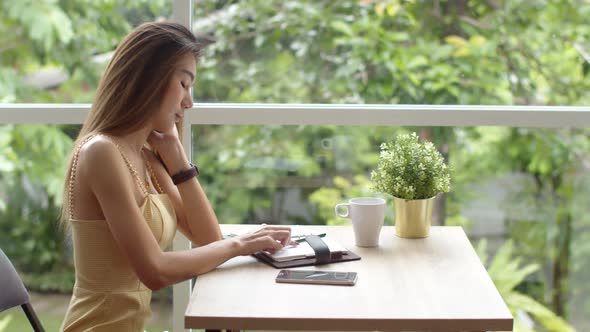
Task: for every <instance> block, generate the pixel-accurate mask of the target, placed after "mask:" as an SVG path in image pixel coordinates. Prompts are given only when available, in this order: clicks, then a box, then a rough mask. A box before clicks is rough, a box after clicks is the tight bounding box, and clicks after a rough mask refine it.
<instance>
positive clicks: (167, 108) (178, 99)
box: [153, 54, 197, 132]
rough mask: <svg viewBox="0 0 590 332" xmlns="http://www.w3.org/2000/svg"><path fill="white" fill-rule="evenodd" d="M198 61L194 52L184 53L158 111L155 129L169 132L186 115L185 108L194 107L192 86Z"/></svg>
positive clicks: (154, 124)
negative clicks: (193, 54)
mask: <svg viewBox="0 0 590 332" xmlns="http://www.w3.org/2000/svg"><path fill="white" fill-rule="evenodd" d="M196 67H197V63H196V61H195V58H194V57H193V56H192V54H186V55H184V56H183V57H182V58H181V59H180V61H179V63H178V66H177V68H176V69H175V71H174V73H173V74H172V78H171V80H170V82H168V87H167V89H166V92H165V93H164V95H163V98H162V101H161V103H160V109H159V110H158V112H156V115H155V118H154V123H153V127H154V128H153V129H154V130H156V131H160V132H167V131H169V130H170V129H172V127H173V126H174V124H175V123H176V122H179V121H180V120H181V119H182V118H183V117H184V110H185V109H187V108H190V107H192V105H193V99H192V96H191V91H190V88H191V86H192V85H193V83H194V81H195V71H196V70H195V69H196Z"/></svg>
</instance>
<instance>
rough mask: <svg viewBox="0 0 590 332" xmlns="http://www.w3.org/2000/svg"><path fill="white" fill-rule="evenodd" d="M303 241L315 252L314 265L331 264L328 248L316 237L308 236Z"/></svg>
mask: <svg viewBox="0 0 590 332" xmlns="http://www.w3.org/2000/svg"><path fill="white" fill-rule="evenodd" d="M305 241H307V243H309V246H310V247H311V248H312V249H313V251H314V252H315V260H316V265H320V264H328V263H330V262H332V256H331V254H330V248H328V245H327V244H326V243H325V242H324V241H322V239H321V238H320V237H319V236H317V235H308V236H306V237H305Z"/></svg>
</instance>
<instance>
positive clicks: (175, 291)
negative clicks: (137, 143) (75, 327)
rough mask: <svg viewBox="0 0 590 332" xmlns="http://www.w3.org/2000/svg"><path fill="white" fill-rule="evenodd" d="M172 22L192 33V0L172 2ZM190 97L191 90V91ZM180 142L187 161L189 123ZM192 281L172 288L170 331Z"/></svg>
mask: <svg viewBox="0 0 590 332" xmlns="http://www.w3.org/2000/svg"><path fill="white" fill-rule="evenodd" d="M172 10H173V11H172V20H173V21H174V22H176V23H180V24H182V25H184V26H185V27H186V28H187V29H189V30H190V31H192V24H193V22H192V21H193V20H192V17H193V2H192V0H174V3H173V9H172ZM191 95H192V89H191ZM182 142H183V145H184V151H185V152H186V155H187V157H188V159H189V160H192V159H191V157H192V156H191V152H192V149H191V124H190V121H182ZM190 247H191V243H190V241H189V240H188V239H187V238H186V237H185V236H184V235H183V234H182V233H180V232H177V233H176V236H175V237H174V242H173V243H172V248H173V250H175V251H179V250H187V249H190ZM191 283H192V281H191V280H187V281H183V282H181V283H178V284H175V285H174V286H173V287H172V331H173V332H181V331H185V328H184V312H185V310H186V308H187V305H188V301H189V298H190V294H191V289H192V287H191V286H192V285H191Z"/></svg>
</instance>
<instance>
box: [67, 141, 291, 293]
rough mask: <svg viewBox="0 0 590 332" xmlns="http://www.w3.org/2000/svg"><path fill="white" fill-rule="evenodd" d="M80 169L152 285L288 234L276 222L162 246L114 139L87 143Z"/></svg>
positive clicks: (273, 244)
mask: <svg viewBox="0 0 590 332" xmlns="http://www.w3.org/2000/svg"><path fill="white" fill-rule="evenodd" d="M79 170H80V172H81V174H85V175H86V176H84V180H85V181H86V183H87V184H88V186H89V188H90V190H91V191H92V192H93V193H94V195H95V196H96V198H97V200H98V202H99V204H100V207H101V210H102V212H103V214H104V216H105V219H106V222H107V224H108V227H109V229H110V231H111V233H112V234H113V237H114V239H115V242H116V243H117V245H118V246H119V248H120V249H121V251H122V253H123V254H124V255H125V256H126V257H127V259H128V260H129V262H130V264H131V266H132V267H133V269H134V270H135V272H136V274H137V275H138V277H139V279H140V280H141V281H142V282H143V283H144V284H145V285H146V286H147V287H149V288H150V289H153V290H156V289H160V288H162V287H165V286H168V285H170V284H173V283H176V282H179V281H182V280H186V279H189V278H192V277H194V276H197V275H199V274H202V273H205V272H208V271H210V270H212V269H214V268H215V267H216V266H218V265H219V264H221V263H223V262H225V261H226V260H228V259H230V258H232V257H234V256H238V255H247V254H251V253H253V252H256V251H258V250H262V249H265V248H269V249H273V250H278V249H280V248H282V246H283V244H286V243H287V242H288V241H289V238H290V231H289V229H288V228H286V227H277V228H270V229H265V230H263V231H261V232H257V233H253V234H247V235H243V236H240V237H236V238H232V239H228V240H223V241H216V242H214V243H211V244H208V245H204V246H202V247H199V248H195V249H191V250H186V251H180V252H163V251H162V250H161V249H160V247H159V245H158V243H157V241H156V239H155V238H154V235H153V234H152V232H151V230H150V229H149V227H148V226H147V224H146V222H145V220H144V218H143V215H142V213H141V211H140V209H139V207H138V205H137V200H136V197H135V194H134V188H136V186H137V185H136V184H135V181H134V180H133V178H132V177H131V174H130V173H129V171H128V169H127V168H126V166H125V164H124V162H123V159H122V158H121V156H120V154H119V152H118V150H117V148H116V147H115V146H114V145H113V144H112V143H111V142H109V141H107V140H96V141H95V142H92V143H91V144H88V146H87V147H86V148H85V149H84V157H83V158H82V157H81V159H80V164H79ZM216 227H217V232H218V229H219V227H218V226H216ZM213 229H215V228H213ZM217 234H219V233H217Z"/></svg>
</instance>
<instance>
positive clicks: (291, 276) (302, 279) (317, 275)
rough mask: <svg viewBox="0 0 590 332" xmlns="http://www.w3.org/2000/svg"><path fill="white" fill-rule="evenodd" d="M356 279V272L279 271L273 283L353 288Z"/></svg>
mask: <svg viewBox="0 0 590 332" xmlns="http://www.w3.org/2000/svg"><path fill="white" fill-rule="evenodd" d="M356 279H357V274H356V272H335V271H302V270H281V271H280V272H279V274H278V275H277V278H276V279H275V281H276V282H284V283H292V284H320V285H342V286H353V285H354V284H355V283H356Z"/></svg>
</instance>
